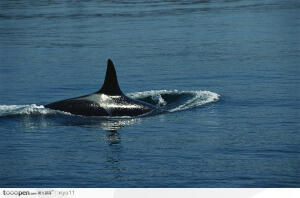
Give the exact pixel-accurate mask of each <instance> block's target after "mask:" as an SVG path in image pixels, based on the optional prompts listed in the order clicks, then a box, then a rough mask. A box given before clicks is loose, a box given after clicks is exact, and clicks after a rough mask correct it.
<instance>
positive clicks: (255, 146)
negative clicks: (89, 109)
mask: <svg viewBox="0 0 300 198" xmlns="http://www.w3.org/2000/svg"><path fill="white" fill-rule="evenodd" d="M0 10H1V12H0V137H1V138H0V166H1V169H0V185H1V186H3V187H299V186H300V169H299V164H300V157H299V156H300V155H299V150H300V146H299V143H300V134H299V133H300V131H299V127H300V126H299V105H300V104H299V99H300V94H299V93H300V92H299V81H300V80H299V74H300V71H299V62H300V56H299V54H300V47H299V46H300V39H299V35H300V16H299V12H300V3H299V2H298V1H295V0H286V1H285V0H272V1H271V0H252V1H250V0H232V1H226V0H224V1H211V0H202V1H201V0H200V1H196V0H192V1H162V0H157V1H145V0H144V1H137V0H136V1H135V0H132V1H67V0H63V1H43V2H40V1H6V0H2V1H1V2H0ZM108 58H111V59H112V60H113V61H114V63H115V66H116V70H117V74H118V78H119V83H120V86H121V89H122V90H123V92H124V93H127V94H128V95H129V96H131V97H134V98H136V99H141V100H144V101H146V102H150V103H152V104H155V105H157V106H159V107H160V108H162V109H164V110H167V112H166V113H162V114H159V115H155V116H148V117H139V118H97V117H83V116H74V115H71V114H67V113H63V112H58V111H52V110H49V109H46V108H44V107H43V105H45V104H47V103H50V102H54V101H57V100H61V99H65V98H72V97H76V96H81V95H84V94H88V93H92V92H94V91H96V90H98V89H99V88H100V87H101V85H102V83H103V80H104V74H105V69H106V65H105V64H106V61H107V59H108Z"/></svg>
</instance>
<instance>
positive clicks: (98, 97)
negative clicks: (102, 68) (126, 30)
mask: <svg viewBox="0 0 300 198" xmlns="http://www.w3.org/2000/svg"><path fill="white" fill-rule="evenodd" d="M45 107H46V108H49V109H54V110H60V111H64V112H68V113H71V114H75V115H83V116H140V115H144V114H148V113H151V112H153V111H155V110H156V107H155V106H154V105H151V104H148V103H146V102H143V101H139V100H135V99H132V98H129V97H127V96H126V95H125V94H123V92H122V91H121V89H120V87H119V83H118V79H117V74H116V70H115V67H114V64H113V62H112V61H111V60H110V59H108V61H107V69H106V75H105V80H104V83H103V85H102V88H101V89H100V90H99V91H97V92H95V93H92V94H89V95H84V96H80V97H76V98H70V99H66V100H61V101H57V102H53V103H50V104H47V105H45Z"/></svg>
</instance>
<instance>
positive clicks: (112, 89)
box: [96, 59, 124, 96]
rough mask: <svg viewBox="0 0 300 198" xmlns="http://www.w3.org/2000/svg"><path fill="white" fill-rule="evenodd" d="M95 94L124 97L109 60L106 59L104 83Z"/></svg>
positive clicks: (113, 67)
mask: <svg viewBox="0 0 300 198" xmlns="http://www.w3.org/2000/svg"><path fill="white" fill-rule="evenodd" d="M96 93H98V94H106V95H110V96H117V95H124V94H123V92H122V91H121V89H120V86H119V83H118V78H117V73H116V69H115V66H114V64H113V62H112V61H111V60H110V59H108V61H107V69H106V74H105V80H104V83H103V85H102V87H101V89H100V90H99V91H97V92H96Z"/></svg>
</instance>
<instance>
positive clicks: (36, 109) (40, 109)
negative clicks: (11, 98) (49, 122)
mask: <svg viewBox="0 0 300 198" xmlns="http://www.w3.org/2000/svg"><path fill="white" fill-rule="evenodd" d="M56 112H57V111H54V110H51V109H47V108H45V107H44V106H43V105H36V104H30V105H0V116H8V115H32V114H37V115H45V114H49V113H56Z"/></svg>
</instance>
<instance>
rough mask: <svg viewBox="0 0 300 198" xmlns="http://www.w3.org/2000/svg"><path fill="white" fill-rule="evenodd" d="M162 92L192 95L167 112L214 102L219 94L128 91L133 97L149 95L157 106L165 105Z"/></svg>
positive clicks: (174, 93)
mask: <svg viewBox="0 0 300 198" xmlns="http://www.w3.org/2000/svg"><path fill="white" fill-rule="evenodd" d="M162 94H170V95H181V94H189V95H192V98H191V99H188V100H186V101H184V103H183V104H181V105H178V106H176V107H174V108H172V109H169V110H168V111H169V112H175V111H182V110H186V109H191V108H194V107H198V106H201V105H204V104H208V103H212V102H216V101H218V100H219V98H220V95H219V94H217V93H214V92H211V91H201V90H198V91H178V90H151V91H144V92H135V93H129V94H128V95H129V96H130V97H133V98H135V99H139V98H145V97H151V98H152V100H153V101H155V102H157V105H158V106H165V105H167V102H166V101H165V100H164V99H163V97H162Z"/></svg>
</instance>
